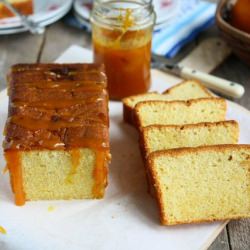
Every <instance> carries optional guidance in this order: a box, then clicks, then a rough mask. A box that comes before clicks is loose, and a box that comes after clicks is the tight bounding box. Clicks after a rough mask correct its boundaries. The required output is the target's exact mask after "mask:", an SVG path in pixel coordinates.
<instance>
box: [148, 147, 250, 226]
mask: <svg viewBox="0 0 250 250" xmlns="http://www.w3.org/2000/svg"><path fill="white" fill-rule="evenodd" d="M148 167H149V169H150V173H151V175H152V179H153V182H154V186H155V189H156V196H157V200H158V203H159V208H160V217H161V222H162V224H163V225H176V224H183V223H197V222H206V221H207V222H208V221H215V220H227V219H238V218H244V217H250V146H249V145H219V146H204V147H198V148H188V149H172V150H166V151H158V152H155V153H152V154H150V156H149V159H148Z"/></svg>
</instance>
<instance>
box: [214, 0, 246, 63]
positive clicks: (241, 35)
mask: <svg viewBox="0 0 250 250" xmlns="http://www.w3.org/2000/svg"><path fill="white" fill-rule="evenodd" d="M227 4H228V0H221V1H220V3H219V5H218V7H217V11H216V23H217V25H218V27H219V30H220V32H221V34H222V36H223V38H224V39H225V41H226V42H227V43H228V44H229V45H230V47H231V48H232V50H233V52H234V53H235V54H236V55H237V56H238V57H239V58H241V59H242V60H243V61H244V62H246V63H247V64H248V65H250V34H248V33H247V32H244V31H242V30H239V29H237V28H235V27H233V26H232V25H231V24H230V23H229V22H228V21H226V18H227V16H229V15H230V11H228V7H227Z"/></svg>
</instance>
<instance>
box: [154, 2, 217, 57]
mask: <svg viewBox="0 0 250 250" xmlns="http://www.w3.org/2000/svg"><path fill="white" fill-rule="evenodd" d="M180 5H181V6H180V8H179V11H178V12H179V13H178V14H177V15H176V16H175V17H174V18H173V19H172V20H171V21H170V22H168V23H166V24H165V26H166V27H162V28H160V29H159V30H157V31H155V32H154V35H153V44H152V51H153V52H154V53H155V54H158V55H162V56H166V57H168V58H171V57H174V56H175V55H176V54H177V53H178V51H179V50H180V49H181V48H182V47H183V46H184V45H185V44H187V43H188V42H190V41H192V40H193V39H194V38H195V37H196V36H197V35H198V34H199V33H200V32H201V31H203V30H205V29H207V28H208V27H210V26H211V25H213V24H214V21H215V12H216V4H214V3H209V2H203V1H197V0H180Z"/></svg>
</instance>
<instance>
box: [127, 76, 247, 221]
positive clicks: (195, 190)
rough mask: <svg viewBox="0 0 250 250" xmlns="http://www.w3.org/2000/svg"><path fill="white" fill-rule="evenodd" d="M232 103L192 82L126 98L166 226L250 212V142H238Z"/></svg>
mask: <svg viewBox="0 0 250 250" xmlns="http://www.w3.org/2000/svg"><path fill="white" fill-rule="evenodd" d="M226 106H227V104H226V100H224V99H222V98H217V97H215V96H213V95H212V94H211V93H210V92H209V91H208V90H207V89H206V88H205V87H204V86H203V85H201V84H200V83H198V82H196V81H191V80H190V81H185V82H182V83H180V84H178V85H176V86H174V87H172V88H170V89H168V90H167V91H165V92H164V93H163V94H158V93H155V92H153V93H147V94H142V95H137V96H131V97H127V98H125V99H123V107H124V121H125V122H128V123H129V124H131V125H133V126H135V127H136V128H137V129H138V131H139V144H140V149H141V153H142V157H143V160H144V165H145V170H146V173H147V178H148V183H149V190H150V192H151V194H152V195H153V196H154V197H155V198H156V200H157V203H158V205H159V210H160V220H161V223H162V224H163V225H176V224H185V223H198V222H208V221H215V220H226V219H237V218H245V217H249V216H250V145H237V142H238V138H239V126H238V123H237V122H236V121H226V120H225V117H226V110H227V107H226Z"/></svg>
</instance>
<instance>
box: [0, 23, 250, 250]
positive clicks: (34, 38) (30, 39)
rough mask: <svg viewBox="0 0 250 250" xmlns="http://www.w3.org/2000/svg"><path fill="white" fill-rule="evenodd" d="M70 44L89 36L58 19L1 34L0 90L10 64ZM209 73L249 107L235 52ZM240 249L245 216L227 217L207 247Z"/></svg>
mask: <svg viewBox="0 0 250 250" xmlns="http://www.w3.org/2000/svg"><path fill="white" fill-rule="evenodd" d="M72 44H77V45H80V46H83V47H85V48H90V46H91V37H90V35H89V34H87V33H85V32H83V31H80V30H78V29H75V28H72V27H68V26H67V25H65V24H64V23H63V22H62V21H59V22H57V23H55V24H53V25H51V26H50V27H48V28H47V29H46V32H45V34H43V35H31V34H29V33H22V34H16V35H8V36H1V37H0V90H2V89H4V88H5V87H6V81H5V76H6V73H7V71H8V69H9V67H10V66H11V65H12V64H15V63H20V62H22V63H25V62H27V63H28V62H29V63H34V62H53V61H54V60H55V59H56V58H57V57H58V56H59V55H60V54H61V53H62V52H63V51H65V50H66V49H67V48H68V47H69V46H70V45H72ZM213 73H214V74H215V75H218V76H221V77H224V78H227V79H230V80H233V81H236V82H240V83H242V84H243V85H244V86H245V88H246V93H245V95H244V97H243V98H242V99H240V100H235V101H236V102H237V103H240V104H241V105H243V106H244V107H246V108H248V109H249V110H250V68H249V67H247V66H246V65H245V64H243V63H242V62H241V61H240V60H238V59H237V58H236V57H235V56H230V57H229V58H228V59H227V60H226V61H225V62H224V63H223V64H222V65H220V66H219V67H218V68H217V69H216V70H215V71H214V72H213ZM249 126H250V124H249ZM244 249H245V250H247V249H248V250H249V249H250V220H249V219H248V220H247V219H244V220H237V221H231V222H230V223H229V224H228V225H227V226H226V228H225V229H224V230H223V231H222V233H221V234H220V235H219V236H218V237H217V239H216V240H215V241H214V242H213V244H212V245H211V246H210V248H209V250H244Z"/></svg>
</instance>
